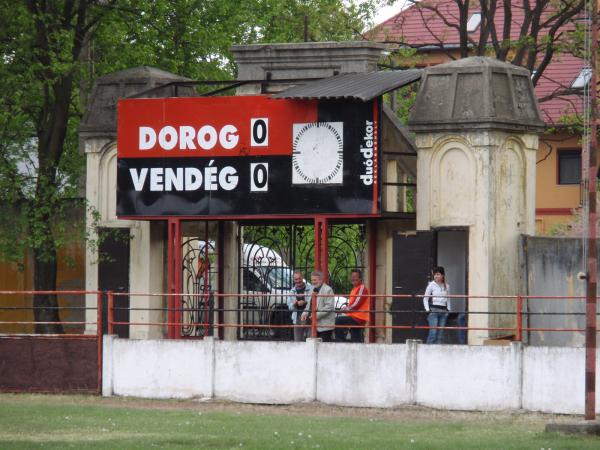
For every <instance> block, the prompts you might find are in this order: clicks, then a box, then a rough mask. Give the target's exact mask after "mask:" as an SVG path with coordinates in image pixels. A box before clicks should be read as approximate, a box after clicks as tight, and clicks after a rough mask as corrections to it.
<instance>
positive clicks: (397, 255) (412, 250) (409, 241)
mask: <svg viewBox="0 0 600 450" xmlns="http://www.w3.org/2000/svg"><path fill="white" fill-rule="evenodd" d="M393 245H394V250H393V260H392V265H393V267H392V271H393V276H392V283H393V293H394V295H398V294H404V295H423V293H424V292H425V288H426V287H427V283H428V282H429V280H430V276H431V269H432V268H433V267H434V265H435V247H436V246H435V235H434V233H433V232H430V231H419V232H411V233H398V234H397V235H395V236H394V243H393ZM390 313H391V314H392V325H395V326H410V327H414V326H427V315H426V313H425V308H424V307H423V299H422V298H415V297H413V298H410V299H406V298H395V299H394V300H393V301H392V307H391V310H390ZM426 338H427V330H426V329H415V328H400V329H396V328H395V329H393V332H392V342H405V341H406V340H407V339H422V340H423V341H425V339H426Z"/></svg>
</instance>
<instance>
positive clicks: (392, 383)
mask: <svg viewBox="0 0 600 450" xmlns="http://www.w3.org/2000/svg"><path fill="white" fill-rule="evenodd" d="M363 348H365V347H364V346H362V345H357V344H336V343H325V344H319V349H318V359H317V396H316V399H317V400H318V401H320V402H324V403H330V404H334V405H345V406H358V405H360V406H379V407H382V406H385V407H388V406H398V405H402V404H406V403H408V402H409V393H408V389H407V379H406V358H407V346H406V345H386V344H373V345H369V346H367V347H366V348H367V349H368V351H364V350H363Z"/></svg>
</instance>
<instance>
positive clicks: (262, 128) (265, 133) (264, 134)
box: [250, 117, 269, 147]
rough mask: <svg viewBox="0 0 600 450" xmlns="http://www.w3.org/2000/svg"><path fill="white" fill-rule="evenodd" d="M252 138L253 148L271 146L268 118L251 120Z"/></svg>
mask: <svg viewBox="0 0 600 450" xmlns="http://www.w3.org/2000/svg"><path fill="white" fill-rule="evenodd" d="M250 136H251V144H250V145H251V146H252V147H266V146H267V145H269V119H268V118H266V117H261V118H257V119H250Z"/></svg>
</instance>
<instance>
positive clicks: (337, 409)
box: [0, 394, 581, 424]
mask: <svg viewBox="0 0 600 450" xmlns="http://www.w3.org/2000/svg"><path fill="white" fill-rule="evenodd" d="M3 402H25V403H27V402H32V403H33V402H43V403H46V404H61V405H69V404H71V405H90V406H91V405H93V406H106V407H111V408H132V409H154V410H191V411H202V412H206V413H211V412H223V413H229V414H250V415H261V416H280V415H284V416H312V417H356V418H361V417H362V418H366V419H373V420H388V421H402V422H440V421H449V422H492V421H494V422H511V423H515V422H520V423H528V424H534V423H539V424H545V423H548V422H567V421H573V420H574V419H580V418H581V417H580V416H570V415H556V414H543V413H531V412H525V411H493V412H482V411H446V410H438V409H431V408H424V407H421V406H402V407H398V408H354V407H342V406H332V405H326V404H324V403H319V402H311V403H297V404H291V405H263V404H250V403H235V402H230V401H223V400H198V399H191V400H148V399H140V398H134V397H95V396H80V395H44V394H0V405H1V404H2V403H3Z"/></svg>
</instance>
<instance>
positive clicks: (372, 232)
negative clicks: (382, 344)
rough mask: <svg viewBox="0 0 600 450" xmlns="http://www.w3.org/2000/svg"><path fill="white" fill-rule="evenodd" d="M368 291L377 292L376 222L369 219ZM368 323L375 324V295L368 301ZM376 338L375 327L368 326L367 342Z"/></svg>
mask: <svg viewBox="0 0 600 450" xmlns="http://www.w3.org/2000/svg"><path fill="white" fill-rule="evenodd" d="M368 227H369V228H368V230H369V293H370V294H371V295H374V294H375V292H377V222H375V221H374V220H369V222H368ZM369 308H370V309H369V325H371V327H372V326H373V325H375V323H376V321H377V317H376V314H375V310H377V309H379V308H378V307H377V297H371V299H370V301H369ZM375 340H376V330H375V328H369V342H370V343H374V342H375Z"/></svg>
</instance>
